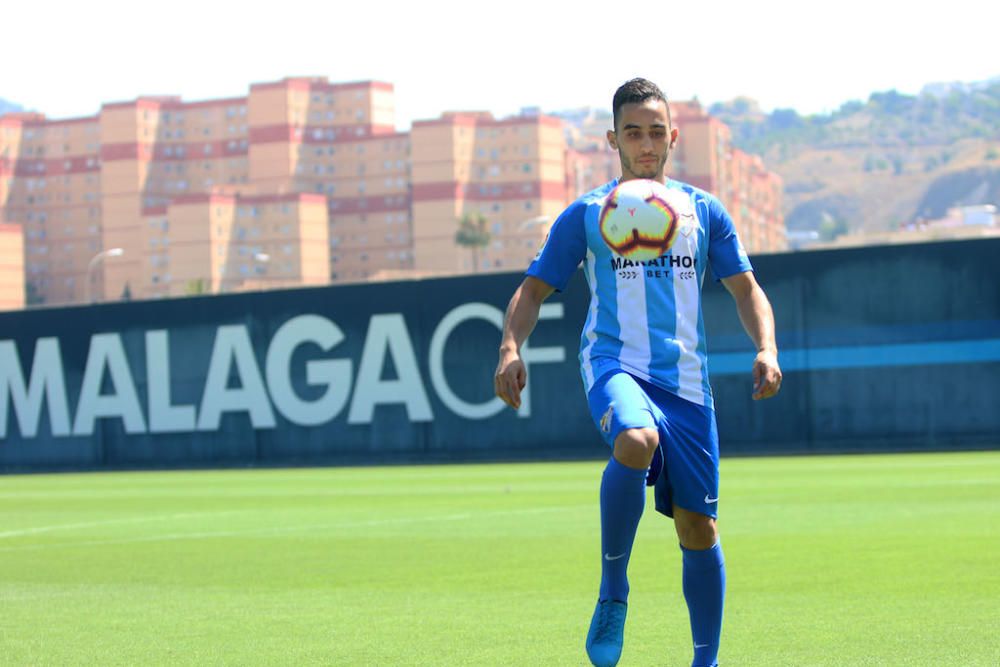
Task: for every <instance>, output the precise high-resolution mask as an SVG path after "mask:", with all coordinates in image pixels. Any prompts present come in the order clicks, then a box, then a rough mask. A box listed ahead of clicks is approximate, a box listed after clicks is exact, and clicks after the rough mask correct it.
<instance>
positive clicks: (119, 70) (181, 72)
mask: <svg viewBox="0 0 1000 667" xmlns="http://www.w3.org/2000/svg"><path fill="white" fill-rule="evenodd" d="M2 14H3V17H2V23H3V24H4V29H3V35H4V38H3V48H2V53H3V54H4V55H5V59H4V60H5V62H4V64H3V66H2V67H0V98H4V99H6V100H8V101H11V102H14V103H17V104H20V105H22V106H24V107H26V108H27V109H29V110H35V111H40V112H42V113H45V114H46V115H47V116H48V117H49V118H56V119H58V118H71V117H77V116H88V115H93V114H95V113H97V112H98V111H99V110H100V107H101V104H102V103H105V102H115V101H125V100H132V99H135V98H136V97H139V96H141V95H178V96H180V97H181V98H182V99H184V100H185V101H196V100H206V99H213V98H220V97H237V96H245V95H246V94H247V92H248V90H249V86H250V84H252V83H258V82H266V81H276V80H279V79H282V78H284V77H287V76H323V77H326V78H328V79H329V80H330V81H331V82H344V81H360V80H378V81H386V82H389V83H392V84H394V86H395V93H396V95H395V99H396V125H397V127H398V128H399V129H401V130H405V129H407V128H408V127H409V126H410V123H411V122H412V121H413V120H419V119H425V118H435V117H437V116H439V115H440V114H441V112H443V111H447V110H459V109H460V110H487V111H492V112H493V113H494V114H495V115H497V116H499V117H502V116H506V115H510V114H513V113H517V112H518V111H519V110H520V109H521V108H522V107H529V106H537V107H541V109H542V110H543V111H558V110H562V109H570V108H576V107H582V106H592V107H597V108H602V109H609V108H610V100H611V96H612V94H613V93H614V90H615V88H617V87H618V85H620V84H621V83H622V82H624V81H625V80H627V79H630V78H632V77H634V76H643V77H646V78H648V79H651V80H653V81H655V82H656V83H657V84H659V85H660V87H661V88H662V89H663V90H664V91H665V92H666V94H667V96H668V97H669V98H671V99H677V100H684V99H691V98H693V97H697V98H698V99H699V100H701V101H702V103H704V104H706V105H708V104H711V103H713V102H718V101H724V100H729V99H732V98H734V97H737V96H749V97H752V98H754V99H756V100H758V101H759V102H760V104H761V106H762V107H763V108H764V110H766V111H771V110H773V109H775V108H792V109H795V110H797V111H798V112H799V113H802V114H813V113H824V112H829V111H833V110H835V109H837V108H838V107H839V106H840V105H841V104H843V103H844V102H847V101H849V100H865V99H867V98H868V96H869V95H870V94H871V93H872V92H879V91H885V90H890V89H896V90H898V91H900V92H902V93H907V94H915V93H917V92H919V91H920V89H921V88H922V87H923V86H924V85H925V84H927V83H932V82H942V81H964V82H973V81H981V80H985V79H989V78H992V77H996V76H998V75H1000V56H998V55H997V50H996V34H997V33H996V26H997V25H998V24H1000V4H998V3H989V2H983V0H949V2H947V3H925V2H911V3H906V4H904V3H898V2H890V1H885V0H882V1H880V0H867V1H858V0H839V1H836V2H827V3H815V2H801V1H800V2H783V1H778V0H752V1H746V0H743V1H738V0H714V1H713V0H686V1H685V2H674V1H671V0H660V1H659V2H649V1H646V0H635V1H629V0H605V1H604V2H592V1H590V0H578V1H576V2H573V3H565V2H553V1H550V2H546V1H545V0H495V1H494V2H491V3H484V2H477V1H476V0H466V1H465V2H447V1H445V0H425V1H423V2H421V1H418V0H412V1H409V2H397V1H395V0H393V1H389V2H379V1H378V0H362V1H358V0H348V1H347V2H336V0H326V2H312V1H304V0H283V1H282V2H258V3H254V2H246V0H244V1H243V2H239V3H237V2H230V1H228V0H201V1H198V2H195V1H191V0H170V1H169V2H155V3H140V2H135V0H133V1H132V2H121V1H118V0H92V1H91V2H79V1H78V0H74V1H73V2H67V1H65V0H51V1H50V2H44V3H42V2H30V1H29V0H9V1H8V2H5V3H4V7H3V12H2Z"/></svg>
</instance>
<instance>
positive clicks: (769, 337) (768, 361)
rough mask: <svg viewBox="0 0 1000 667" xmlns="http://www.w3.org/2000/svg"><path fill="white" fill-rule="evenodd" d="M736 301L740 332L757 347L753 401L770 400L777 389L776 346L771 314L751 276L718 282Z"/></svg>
mask: <svg viewBox="0 0 1000 667" xmlns="http://www.w3.org/2000/svg"><path fill="white" fill-rule="evenodd" d="M722 284H723V285H725V286H726V289H727V290H729V293H730V294H732V295H733V299H734V300H735V301H736V312H738V313H739V315H740V321H741V322H742V323H743V328H744V329H746V331H747V334H749V335H750V338H751V339H752V340H753V343H754V345H755V346H756V347H757V358H756V359H754V362H753V371H752V373H753V400H755V401H757V400H760V399H762V398H771V397H772V396H774V395H775V394H777V393H778V390H779V389H780V388H781V368H780V367H779V366H778V346H777V344H776V343H775V341H774V311H772V310H771V303H770V302H769V301H768V300H767V295H765V294H764V290H763V289H761V287H760V285H758V284H757V279H756V278H754V275H753V273H752V272H750V271H747V272H744V273H737V274H735V275H732V276H729V277H728V278H723V279H722Z"/></svg>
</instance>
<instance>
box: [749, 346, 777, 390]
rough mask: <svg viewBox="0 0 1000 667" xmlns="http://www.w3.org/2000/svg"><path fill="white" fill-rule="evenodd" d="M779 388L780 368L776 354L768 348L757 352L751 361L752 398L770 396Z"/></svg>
mask: <svg viewBox="0 0 1000 667" xmlns="http://www.w3.org/2000/svg"><path fill="white" fill-rule="evenodd" d="M779 389H781V368H780V367H779V366H778V355H777V353H776V352H771V351H770V350H762V351H760V352H758V353H757V358H756V359H754V362H753V396H752V398H753V400H755V401H759V400H761V399H764V398H771V397H772V396H774V395H775V394H777V393H778V390H779Z"/></svg>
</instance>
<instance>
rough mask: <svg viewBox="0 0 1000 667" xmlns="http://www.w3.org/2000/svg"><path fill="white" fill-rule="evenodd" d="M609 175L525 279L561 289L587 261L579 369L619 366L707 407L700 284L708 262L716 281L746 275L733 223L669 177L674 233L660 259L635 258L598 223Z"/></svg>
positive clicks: (554, 235)
mask: <svg viewBox="0 0 1000 667" xmlns="http://www.w3.org/2000/svg"><path fill="white" fill-rule="evenodd" d="M617 184H618V181H617V180H614V181H612V182H610V183H607V184H606V185H603V186H601V187H599V188H597V189H596V190H593V191H591V192H588V193H587V194H585V195H583V196H582V197H580V198H579V199H577V200H576V201H575V202H573V203H572V204H571V205H570V206H569V208H567V209H566V210H565V211H563V213H562V215H560V216H559V217H558V218H557V219H556V221H555V222H554V223H553V224H552V228H551V229H550V230H549V236H548V239H546V241H545V244H544V245H543V246H542V249H541V250H540V251H539V252H538V256H537V257H536V258H535V260H534V261H533V262H532V263H531V266H529V267H528V270H527V275H529V276H533V277H535V278H538V279H539V280H542V281H544V282H546V283H548V284H549V285H551V286H553V287H555V288H556V289H558V290H563V289H565V287H566V284H567V283H568V282H569V279H570V278H571V277H572V275H573V273H574V272H575V271H576V268H577V267H578V266H579V265H580V263H581V262H582V263H583V268H584V275H585V276H586V278H587V282H588V284H589V285H590V294H591V297H590V309H589V311H588V314H587V320H586V323H585V324H584V327H583V333H582V335H581V337H580V371H581V373H582V375H583V381H584V384H585V385H586V388H587V391H588V392H589V391H590V389H591V387H592V386H593V385H594V382H595V381H596V380H597V379H599V378H600V377H601V376H602V375H604V374H605V373H607V372H608V371H610V370H613V369H622V370H624V371H626V372H628V373H631V374H632V375H635V376H636V377H639V378H642V379H643V380H646V381H648V382H651V383H653V384H655V385H657V386H659V387H662V388H664V389H666V390H667V391H669V392H672V393H674V394H676V395H678V396H680V397H681V398H684V399H686V400H688V401H691V402H693V403H697V404H698V405H705V406H709V407H713V402H712V388H711V385H710V384H709V380H708V363H707V354H706V345H705V323H704V320H703V318H702V311H701V285H702V281H703V280H704V276H705V269H706V266H707V265H709V264H710V265H711V267H712V272H713V273H714V275H715V277H716V278H726V277H728V276H732V275H735V274H737V273H742V272H745V271H752V270H753V267H752V266H751V265H750V260H749V258H748V257H747V254H746V251H745V250H744V249H743V245H742V244H741V243H740V241H739V239H738V238H737V236H736V230H735V228H734V226H733V220H732V218H731V217H730V216H729V213H728V212H726V209H725V208H724V207H723V206H722V203H721V202H720V201H719V200H718V199H717V198H715V197H714V196H712V195H711V194H709V193H707V192H705V191H703V190H700V189H698V188H695V187H693V186H690V185H687V184H685V183H680V182H678V181H673V180H668V181H667V188H668V190H669V193H670V199H669V200H668V201H669V203H670V205H671V207H672V208H673V209H674V210H675V211H676V212H677V214H678V218H679V220H678V224H679V233H678V234H677V238H676V240H675V241H674V244H673V246H672V247H671V249H670V251H669V252H668V253H667V254H665V255H663V256H662V257H660V258H659V259H655V260H650V261H647V262H641V263H635V262H631V261H629V260H626V259H623V258H621V257H619V256H617V255H615V254H614V253H613V252H612V251H611V249H610V248H608V246H607V245H606V244H605V243H604V241H603V240H602V238H601V231H600V227H599V223H598V219H599V217H600V213H601V207H602V206H603V204H604V201H605V199H606V198H607V197H608V195H609V194H610V193H611V191H612V190H613V189H614V187H615V186H616V185H617Z"/></svg>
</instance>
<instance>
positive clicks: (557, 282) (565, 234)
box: [525, 202, 587, 292]
mask: <svg viewBox="0 0 1000 667" xmlns="http://www.w3.org/2000/svg"><path fill="white" fill-rule="evenodd" d="M586 210H587V207H586V204H583V203H582V202H574V203H573V204H571V205H570V206H569V208H567V209H566V210H565V211H563V212H562V214H561V215H560V216H559V217H558V218H556V221H555V222H553V223H552V227H551V228H550V229H549V235H548V236H547V237H546V239H545V243H543V244H542V247H541V249H540V250H539V251H538V254H537V255H535V259H534V261H532V262H531V265H530V266H528V270H527V271H525V274H526V275H529V276H532V277H533V278H538V279H539V280H541V281H543V282H545V283H548V284H549V285H551V286H552V287H554V288H556V289H557V290H559V291H560V292H561V291H563V290H564V289H566V285H567V284H568V283H569V279H570V278H572V277H573V274H574V273H575V272H576V269H577V267H578V266H580V262H582V261H583V259H584V257H586V255H587V230H586V226H585V225H584V215H585V213H586Z"/></svg>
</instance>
